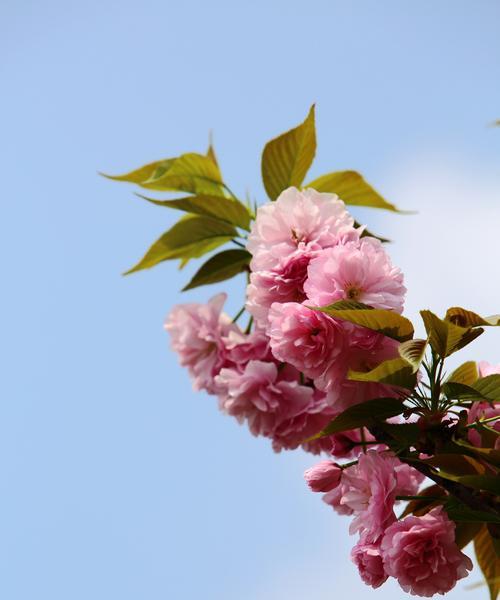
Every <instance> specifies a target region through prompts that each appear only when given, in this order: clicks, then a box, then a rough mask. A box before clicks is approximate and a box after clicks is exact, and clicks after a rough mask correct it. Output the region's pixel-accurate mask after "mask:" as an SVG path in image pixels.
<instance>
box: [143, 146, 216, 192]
mask: <svg viewBox="0 0 500 600" xmlns="http://www.w3.org/2000/svg"><path fill="white" fill-rule="evenodd" d="M139 185H141V187H144V188H147V189H150V190H159V191H181V192H189V193H191V194H213V195H216V196H223V195H224V185H223V181H222V175H221V173H220V170H219V167H218V166H217V163H215V162H214V161H213V160H212V158H211V157H209V156H205V155H203V154H196V153H195V152H191V153H188V154H183V155H181V156H179V158H176V159H175V160H174V161H173V162H172V164H170V165H168V167H167V168H164V167H163V166H160V167H158V168H157V169H156V170H155V171H154V172H153V173H152V175H151V176H150V177H149V178H148V179H146V180H145V181H142V182H140V184H139Z"/></svg>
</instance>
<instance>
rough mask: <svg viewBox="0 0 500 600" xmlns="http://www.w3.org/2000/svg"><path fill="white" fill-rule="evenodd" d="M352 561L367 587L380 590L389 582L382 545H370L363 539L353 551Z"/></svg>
mask: <svg viewBox="0 0 500 600" xmlns="http://www.w3.org/2000/svg"><path fill="white" fill-rule="evenodd" d="M351 559H352V562H353V563H354V564H355V565H356V566H357V567H358V571H359V575H360V577H361V579H362V580H363V581H364V583H366V585H371V586H372V588H378V587H380V586H381V585H382V584H383V583H384V582H385V581H386V580H387V573H386V572H385V569H384V563H383V561H382V556H381V553H380V544H370V543H367V542H366V540H364V539H363V538H361V539H360V540H359V542H358V543H357V544H356V545H355V546H354V548H353V549H352V551H351Z"/></svg>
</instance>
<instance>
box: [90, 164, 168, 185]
mask: <svg viewBox="0 0 500 600" xmlns="http://www.w3.org/2000/svg"><path fill="white" fill-rule="evenodd" d="M174 161H175V158H165V159H163V160H156V161H155V162H152V163H148V164H147V165H144V166H143V167H139V168H138V169H134V170H133V171H130V172H129V173H125V174H123V175H106V173H101V175H103V176H104V177H107V178H108V179H113V180H114V181H126V182H128V183H137V184H141V183H143V182H144V181H147V180H148V179H149V178H150V177H152V176H153V174H154V173H155V172H157V171H160V170H162V169H163V170H164V171H166V170H168V169H169V168H170V167H171V166H172V164H173V162H174Z"/></svg>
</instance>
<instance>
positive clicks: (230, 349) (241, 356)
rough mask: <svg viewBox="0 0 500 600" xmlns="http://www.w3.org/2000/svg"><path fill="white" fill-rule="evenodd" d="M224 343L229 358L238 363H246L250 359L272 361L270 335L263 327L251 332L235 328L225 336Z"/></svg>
mask: <svg viewBox="0 0 500 600" xmlns="http://www.w3.org/2000/svg"><path fill="white" fill-rule="evenodd" d="M224 345H225V349H226V354H227V360H228V361H230V362H232V363H235V364H237V365H245V364H246V363H248V362H249V361H250V360H271V361H272V354H271V349H270V347H269V337H268V336H267V335H266V333H265V331H264V330H263V329H255V330H254V331H252V333H249V334H246V333H243V332H242V331H240V330H239V329H233V330H231V331H230V332H229V334H228V335H227V337H226V338H224ZM225 366H226V365H225Z"/></svg>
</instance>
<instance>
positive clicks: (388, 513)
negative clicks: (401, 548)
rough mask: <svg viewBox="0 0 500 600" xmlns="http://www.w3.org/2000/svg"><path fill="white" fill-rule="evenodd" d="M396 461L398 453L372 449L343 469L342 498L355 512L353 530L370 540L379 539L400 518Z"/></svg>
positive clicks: (351, 530) (343, 502)
mask: <svg viewBox="0 0 500 600" xmlns="http://www.w3.org/2000/svg"><path fill="white" fill-rule="evenodd" d="M395 464H396V459H395V458H394V456H392V455H390V454H388V453H378V452H376V451H374V450H369V451H368V452H367V453H366V454H361V455H360V456H359V459H358V464H357V465H353V466H351V467H349V468H347V469H345V470H344V472H343V473H342V484H343V490H342V492H343V494H342V499H341V501H340V502H341V504H344V505H346V506H348V507H349V508H350V509H351V510H352V511H353V513H354V514H355V518H354V519H353V521H352V522H351V525H350V527H349V533H351V534H352V533H355V532H359V533H361V534H362V535H363V536H364V538H365V540H366V541H367V542H369V543H375V542H376V541H377V540H379V539H380V537H381V536H382V535H383V533H384V531H385V529H386V528H387V526H388V525H390V524H391V523H392V522H393V521H394V520H395V519H396V516H395V514H394V510H393V506H394V501H395V496H396V487H397V478H396V474H395V472H394V466H395Z"/></svg>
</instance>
